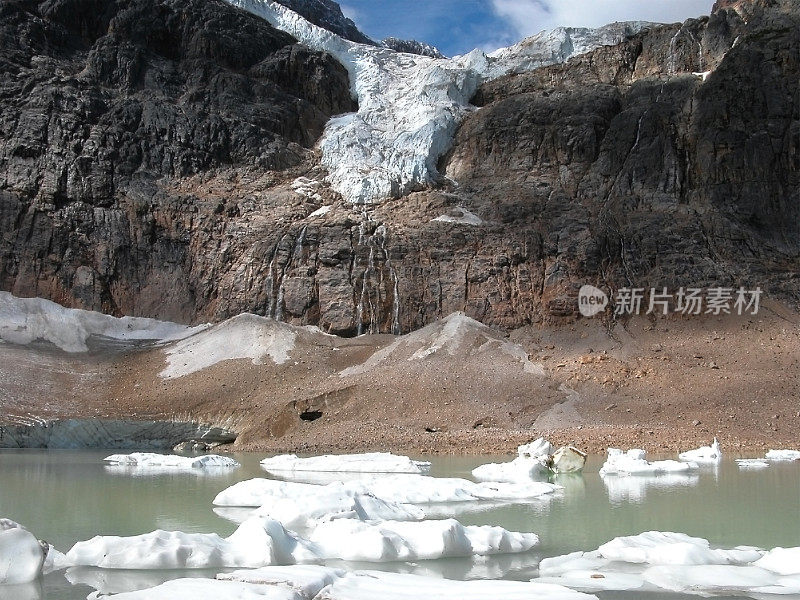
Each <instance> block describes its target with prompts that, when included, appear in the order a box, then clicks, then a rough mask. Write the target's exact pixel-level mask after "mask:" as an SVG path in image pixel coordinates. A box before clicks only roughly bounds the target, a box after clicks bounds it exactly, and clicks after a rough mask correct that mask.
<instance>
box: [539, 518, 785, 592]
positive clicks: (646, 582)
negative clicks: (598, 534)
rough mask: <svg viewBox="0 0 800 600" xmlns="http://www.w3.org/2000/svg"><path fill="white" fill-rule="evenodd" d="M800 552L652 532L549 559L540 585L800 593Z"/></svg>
mask: <svg viewBox="0 0 800 600" xmlns="http://www.w3.org/2000/svg"><path fill="white" fill-rule="evenodd" d="M798 565H800V548H789V549H782V548H776V549H775V550H772V551H771V552H769V553H766V554H765V553H764V551H762V550H759V549H757V548H753V547H748V546H739V547H737V548H733V549H729V550H724V549H714V548H711V546H710V544H709V542H708V541H707V540H703V539H701V538H693V537H689V536H687V535H685V534H678V533H662V532H647V533H643V534H641V535H638V536H631V537H627V538H617V539H616V540H612V541H611V542H609V543H608V544H604V545H603V546H600V548H599V549H598V550H596V551H594V552H574V553H572V554H569V555H566V556H558V557H554V558H547V559H544V560H543V561H542V562H541V563H540V565H539V573H540V575H541V580H542V581H546V582H550V583H556V584H560V585H566V586H568V587H571V588H574V589H578V590H583V591H603V590H619V591H622V590H633V589H641V590H642V591H657V590H668V591H672V592H679V593H688V594H698V595H701V596H712V595H720V594H727V595H737V596H738V595H750V596H752V597H758V598H761V597H762V596H771V595H777V596H786V595H788V594H797V593H800V576H798V571H800V567H798Z"/></svg>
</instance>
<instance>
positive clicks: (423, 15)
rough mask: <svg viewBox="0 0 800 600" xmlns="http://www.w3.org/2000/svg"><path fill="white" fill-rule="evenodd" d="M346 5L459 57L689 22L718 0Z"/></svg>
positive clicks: (364, 24)
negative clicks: (639, 24)
mask: <svg viewBox="0 0 800 600" xmlns="http://www.w3.org/2000/svg"><path fill="white" fill-rule="evenodd" d="M340 4H341V5H342V10H343V11H344V13H345V14H346V15H347V16H348V17H350V18H351V19H353V20H354V21H355V22H356V25H358V27H359V29H361V30H362V31H363V32H364V33H366V34H367V35H369V36H370V37H372V38H373V39H375V40H381V39H383V38H385V37H389V36H394V37H399V38H403V39H416V40H420V41H423V42H427V43H429V44H433V45H434V46H437V47H438V48H439V49H440V50H441V51H442V52H444V53H445V54H446V55H448V56H454V55H456V54H464V53H465V52H469V51H470V50H472V49H473V48H481V49H482V50H487V51H488V50H495V49H497V48H500V47H502V46H508V45H510V44H513V43H515V42H518V41H519V40H521V39H522V38H524V37H527V36H530V35H533V34H535V33H538V32H539V31H542V30H543V29H553V28H554V27H559V26H562V25H563V26H571V27H599V26H600V25H605V24H606V23H611V22H613V21H637V20H641V21H655V22H658V23H674V22H676V21H684V20H686V19H688V18H689V17H698V16H700V15H707V14H708V13H709V12H710V11H711V6H712V5H713V4H714V0H342V1H341V2H340Z"/></svg>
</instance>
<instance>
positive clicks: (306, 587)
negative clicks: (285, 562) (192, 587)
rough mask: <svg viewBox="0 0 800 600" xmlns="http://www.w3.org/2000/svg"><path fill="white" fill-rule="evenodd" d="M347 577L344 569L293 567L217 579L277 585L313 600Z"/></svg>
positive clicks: (220, 576)
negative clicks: (324, 590) (327, 588)
mask: <svg viewBox="0 0 800 600" xmlns="http://www.w3.org/2000/svg"><path fill="white" fill-rule="evenodd" d="M345 575H347V571H345V570H344V569H334V568H331V567H323V566H318V565H292V566H284V567H262V568H260V569H247V570H242V571H234V572H232V573H220V574H219V575H217V579H219V580H221V581H238V582H240V583H251V584H257V585H276V586H280V587H283V588H287V589H289V590H292V591H293V592H295V593H297V594H299V595H300V597H301V598H308V599H311V598H315V597H316V596H317V594H319V593H320V592H321V591H322V590H323V589H324V588H326V587H327V586H329V585H331V584H332V583H334V582H335V581H337V580H339V579H341V578H342V577H344V576H345Z"/></svg>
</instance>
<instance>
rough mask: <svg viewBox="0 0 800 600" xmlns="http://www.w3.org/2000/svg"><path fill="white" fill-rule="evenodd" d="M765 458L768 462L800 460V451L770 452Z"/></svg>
mask: <svg viewBox="0 0 800 600" xmlns="http://www.w3.org/2000/svg"><path fill="white" fill-rule="evenodd" d="M765 458H766V459H767V460H776V461H782V460H800V450H770V451H769V452H767V454H766V456H765Z"/></svg>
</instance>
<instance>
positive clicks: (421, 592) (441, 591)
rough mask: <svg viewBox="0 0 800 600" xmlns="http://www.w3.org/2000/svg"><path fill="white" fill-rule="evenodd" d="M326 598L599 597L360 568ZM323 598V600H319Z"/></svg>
mask: <svg viewBox="0 0 800 600" xmlns="http://www.w3.org/2000/svg"><path fill="white" fill-rule="evenodd" d="M324 598H325V600H376V599H378V598H380V600H419V599H420V598H435V599H436V600H498V599H502V600H531V599H532V598H535V599H536V600H592V599H594V600H597V599H596V598H595V597H594V596H589V595H586V594H581V593H579V592H574V591H572V590H570V589H568V588H565V587H562V586H558V585H551V584H545V583H537V582H523V581H452V580H449V579H441V578H437V577H423V576H419V575H405V574H398V573H383V572H378V571H357V572H355V573H353V574H349V575H347V576H346V577H343V578H341V579H339V580H337V581H336V582H334V584H333V585H332V586H331V587H329V588H327V590H326V591H325V596H324ZM320 600H321V599H320Z"/></svg>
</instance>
